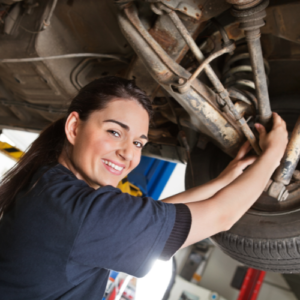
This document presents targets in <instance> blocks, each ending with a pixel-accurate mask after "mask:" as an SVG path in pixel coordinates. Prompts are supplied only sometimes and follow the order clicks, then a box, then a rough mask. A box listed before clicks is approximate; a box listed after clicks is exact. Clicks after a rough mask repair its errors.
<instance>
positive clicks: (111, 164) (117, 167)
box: [102, 159, 124, 172]
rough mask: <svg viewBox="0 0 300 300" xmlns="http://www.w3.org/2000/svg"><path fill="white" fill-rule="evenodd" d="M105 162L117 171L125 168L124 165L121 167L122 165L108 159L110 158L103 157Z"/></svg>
mask: <svg viewBox="0 0 300 300" xmlns="http://www.w3.org/2000/svg"><path fill="white" fill-rule="evenodd" d="M102 161H103V163H104V164H106V165H108V166H110V167H111V168H113V169H114V170H116V171H119V172H120V171H122V170H123V169H124V167H120V166H117V165H115V164H114V163H112V162H110V161H108V160H105V159H102Z"/></svg>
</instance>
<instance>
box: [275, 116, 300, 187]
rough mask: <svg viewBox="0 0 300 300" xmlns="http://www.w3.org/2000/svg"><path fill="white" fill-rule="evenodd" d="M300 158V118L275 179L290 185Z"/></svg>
mask: <svg viewBox="0 0 300 300" xmlns="http://www.w3.org/2000/svg"><path fill="white" fill-rule="evenodd" d="M299 158H300V117H299V118H298V120H297V122H296V125H295V127H294V130H293V132H292V136H291V139H290V141H289V143H288V145H287V147H286V150H285V153H284V156H283V158H282V160H281V163H280V166H279V167H278V168H277V170H276V172H275V174H274V176H273V179H274V180H275V181H277V182H281V183H282V184H285V185H288V184H289V183H290V181H291V178H292V176H293V173H294V171H295V169H296V167H297V164H298V162H299Z"/></svg>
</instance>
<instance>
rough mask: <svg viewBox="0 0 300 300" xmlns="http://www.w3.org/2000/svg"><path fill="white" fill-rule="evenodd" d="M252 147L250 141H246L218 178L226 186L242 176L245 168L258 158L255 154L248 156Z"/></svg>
mask: <svg viewBox="0 0 300 300" xmlns="http://www.w3.org/2000/svg"><path fill="white" fill-rule="evenodd" d="M251 148H252V147H251V145H250V143H249V142H248V141H247V142H245V143H244V144H243V146H242V147H241V148H240V150H239V152H238V154H237V155H236V157H235V158H234V159H233V160H232V161H231V162H230V163H229V164H228V166H227V167H226V168H225V169H224V170H223V171H222V173H221V174H220V175H219V176H218V177H217V178H216V180H220V181H221V182H222V183H223V185H224V186H226V185H228V184H230V183H231V182H232V181H233V180H235V179H236V178H237V177H238V176H240V175H241V174H242V173H243V171H244V169H246V168H247V167H248V166H249V165H251V164H253V163H254V162H255V160H256V158H257V156H255V155H251V156H246V155H247V154H248V152H249V151H250V150H251Z"/></svg>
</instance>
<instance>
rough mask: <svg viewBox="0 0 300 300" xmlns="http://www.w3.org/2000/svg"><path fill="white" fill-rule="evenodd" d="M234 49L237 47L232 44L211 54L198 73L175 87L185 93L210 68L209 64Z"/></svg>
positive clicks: (197, 70)
mask: <svg viewBox="0 0 300 300" xmlns="http://www.w3.org/2000/svg"><path fill="white" fill-rule="evenodd" d="M234 48H235V45H234V44H231V45H229V46H227V47H224V48H222V49H220V50H219V51H217V52H215V53H213V54H211V55H210V56H209V57H208V58H207V59H205V60H204V61H203V62H202V63H201V65H200V66H199V67H198V68H197V69H196V71H195V72H194V73H193V75H192V76H191V77H190V78H189V79H187V80H185V82H184V83H182V84H180V82H179V85H174V86H176V88H178V90H179V92H181V93H185V92H186V91H187V90H188V89H189V88H190V86H191V85H192V84H193V81H194V80H195V79H196V78H197V77H198V76H199V74H200V73H201V72H202V71H203V70H204V69H205V68H206V67H207V66H208V64H209V63H210V62H211V61H213V60H214V59H216V58H217V57H219V56H221V55H223V54H225V53H228V52H231V51H233V50H234ZM181 79H182V78H181ZM181 82H182V81H181Z"/></svg>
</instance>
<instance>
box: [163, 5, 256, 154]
mask: <svg viewBox="0 0 300 300" xmlns="http://www.w3.org/2000/svg"><path fill="white" fill-rule="evenodd" d="M157 8H158V9H160V10H163V11H165V12H166V13H167V14H168V15H169V16H170V18H171V20H172V21H173V23H174V25H175V26H176V28H177V29H178V31H179V32H180V33H181V35H182V37H183V38H184V40H185V41H186V43H187V45H188V46H189V48H190V49H191V51H192V52H193V54H194V55H195V57H196V59H197V60H198V61H199V62H200V63H201V65H200V66H199V67H198V69H197V70H196V71H195V72H194V74H193V75H192V76H191V77H190V78H189V79H187V80H186V79H185V78H180V81H179V85H178V84H176V83H175V84H173V85H172V86H173V87H174V86H175V87H176V88H177V89H178V91H179V92H180V93H182V94H183V93H186V92H188V91H189V90H190V88H191V85H192V84H193V82H194V81H195V79H196V78H197V76H198V75H199V74H200V72H201V71H202V70H203V69H204V70H205V71H206V74H207V76H208V78H209V79H210V81H211V82H212V84H213V85H214V87H215V88H216V90H217V92H218V94H219V96H220V98H221V99H222V100H223V101H222V100H221V102H222V105H223V108H224V109H225V111H227V113H229V114H231V115H232V116H233V117H234V119H235V120H236V122H238V124H239V126H240V128H241V129H242V131H243V133H244V135H245V136H246V138H247V139H248V140H249V142H250V144H251V146H252V147H253V149H254V150H255V152H256V153H257V154H258V155H260V153H261V150H260V148H259V145H258V142H257V139H256V137H255V135H254V134H253V133H252V131H251V129H250V128H249V126H248V124H247V122H246V121H245V120H244V119H243V117H241V116H240V115H239V113H238V112H237V111H236V109H235V107H234V105H233V103H232V101H231V99H230V98H229V94H228V92H227V91H226V90H225V89H224V86H223V84H222V83H221V81H220V80H219V78H218V77H217V75H216V74H215V72H214V71H213V69H212V68H211V67H210V65H209V63H210V62H211V61H212V60H214V59H215V58H216V57H218V56H220V55H222V54H224V53H228V52H232V51H233V50H234V48H235V46H234V44H233V43H227V45H226V46H225V47H224V48H223V49H221V50H219V51H217V52H216V53H213V54H212V55H210V56H209V57H208V58H207V59H206V60H204V55H203V54H202V52H201V50H200V49H199V47H198V46H197V45H196V43H195V41H194V40H193V38H192V37H191V36H190V34H189V32H188V31H187V29H186V28H185V26H184V25H183V24H182V22H181V20H180V19H179V17H178V16H177V14H176V13H175V12H174V11H172V10H170V9H168V8H167V9H166V7H165V6H164V5H161V4H160V5H157ZM203 60H204V61H203ZM184 80H186V82H185V83H183V84H180V83H181V82H182V81H184Z"/></svg>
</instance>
